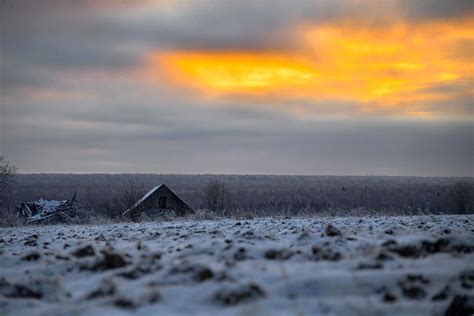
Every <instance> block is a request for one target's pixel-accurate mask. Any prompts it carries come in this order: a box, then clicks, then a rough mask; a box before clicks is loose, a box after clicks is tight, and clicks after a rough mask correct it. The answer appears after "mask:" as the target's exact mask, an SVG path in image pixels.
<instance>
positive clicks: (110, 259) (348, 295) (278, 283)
mask: <svg viewBox="0 0 474 316" xmlns="http://www.w3.org/2000/svg"><path fill="white" fill-rule="evenodd" d="M473 232H474V216H472V215H464V216H461V215H459V216H415V217H364V218H354V217H346V218H342V217H341V218H321V219H320V218H295V219H275V218H261V219H255V220H245V221H236V220H219V221H175V222H156V223H144V224H113V225H97V226H94V225H91V226H31V227H21V228H9V229H0V314H1V315H20V314H28V315H67V314H75V315H98V314H104V315H113V314H128V313H134V314H139V315H159V314H163V315H173V314H180V315H187V314H189V315H210V314H218V315H243V314H244V315H277V314H278V315H315V314H318V315H353V314H361V315H383V314H397V315H399V314H403V315H455V314H456V313H458V314H460V315H469V314H472V313H473V310H474V269H473V265H472V263H473V262H474V233H473Z"/></svg>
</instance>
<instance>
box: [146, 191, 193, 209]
mask: <svg viewBox="0 0 474 316" xmlns="http://www.w3.org/2000/svg"><path fill="white" fill-rule="evenodd" d="M160 197H166V209H169V210H174V211H176V212H177V213H178V215H184V214H185V213H187V212H188V211H189V209H188V207H187V205H186V204H184V203H183V202H182V201H181V200H180V199H179V198H178V197H177V196H176V195H175V194H174V193H173V192H172V191H171V190H169V189H168V188H166V187H160V188H159V189H158V190H156V191H155V192H154V193H153V194H152V195H150V196H149V197H148V198H147V199H146V200H145V201H144V202H143V203H142V206H141V207H140V208H142V209H144V210H158V209H160V207H159V201H160Z"/></svg>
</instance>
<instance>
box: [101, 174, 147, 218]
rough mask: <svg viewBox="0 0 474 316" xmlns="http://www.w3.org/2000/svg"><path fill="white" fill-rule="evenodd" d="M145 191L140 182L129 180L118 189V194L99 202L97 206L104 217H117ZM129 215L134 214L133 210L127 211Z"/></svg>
mask: <svg viewBox="0 0 474 316" xmlns="http://www.w3.org/2000/svg"><path fill="white" fill-rule="evenodd" d="M145 192H146V190H145V186H144V185H143V184H142V183H138V182H136V181H133V180H130V181H128V182H127V183H126V184H124V185H123V186H122V187H121V188H120V189H119V190H118V195H116V196H115V197H113V198H110V199H109V200H107V201H105V202H103V203H101V204H100V205H99V208H100V209H101V211H102V213H103V215H105V216H106V217H109V218H116V217H119V216H121V215H122V214H123V212H124V211H126V210H127V209H129V208H130V207H131V206H132V205H133V204H135V202H137V201H138V200H139V199H140V198H141V197H142V196H143V195H144V194H145ZM129 215H130V216H132V215H135V212H129Z"/></svg>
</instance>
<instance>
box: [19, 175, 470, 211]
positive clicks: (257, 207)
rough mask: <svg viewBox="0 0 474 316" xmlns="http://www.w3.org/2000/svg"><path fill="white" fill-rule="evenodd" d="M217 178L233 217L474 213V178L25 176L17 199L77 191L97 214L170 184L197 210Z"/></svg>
mask: <svg viewBox="0 0 474 316" xmlns="http://www.w3.org/2000/svg"><path fill="white" fill-rule="evenodd" d="M216 180H217V181H220V182H222V183H223V184H225V188H226V190H227V191H228V193H229V195H230V199H229V203H228V204H227V206H226V212H227V213H232V212H237V211H238V212H246V211H248V212H253V213H254V214H255V213H257V214H263V215H272V214H308V213H318V212H325V211H326V212H327V211H328V210H329V211H330V210H357V209H360V210H361V212H363V211H372V212H374V213H377V212H383V211H387V210H388V211H391V212H399V213H400V214H418V213H434V214H437V213H473V212H474V192H473V190H474V185H473V184H474V179H473V178H437V177H385V176H262V175H154V174H87V175H76V174H20V175H18V176H17V177H16V185H15V191H14V198H15V199H16V201H21V200H35V199H38V198H45V199H68V198H70V197H71V196H72V195H73V193H74V192H75V191H77V194H78V195H77V196H78V200H79V202H80V203H81V204H82V205H84V206H85V207H87V208H88V209H89V210H92V211H94V212H105V210H106V209H107V208H109V209H110V206H111V205H114V204H113V203H112V202H111V201H117V200H119V199H120V198H121V195H122V194H123V192H125V191H126V188H127V187H130V186H134V187H140V188H141V190H143V191H146V190H147V189H150V188H152V187H153V186H156V185H158V184H161V183H165V184H166V185H168V186H169V187H170V188H171V189H172V190H174V191H175V192H176V193H177V194H178V195H180V196H181V197H182V198H183V199H184V200H185V201H186V202H187V203H188V204H189V205H190V206H191V207H193V208H194V209H203V208H204V206H205V201H204V200H205V196H204V188H205V187H206V185H207V184H208V183H210V182H211V181H216ZM115 205H117V204H115ZM109 211H110V210H109ZM117 211H118V212H119V211H120V210H117ZM118 212H117V213H118Z"/></svg>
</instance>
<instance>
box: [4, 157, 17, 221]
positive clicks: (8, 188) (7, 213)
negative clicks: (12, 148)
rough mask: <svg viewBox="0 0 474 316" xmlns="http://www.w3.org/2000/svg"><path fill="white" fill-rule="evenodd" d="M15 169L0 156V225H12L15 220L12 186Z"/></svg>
mask: <svg viewBox="0 0 474 316" xmlns="http://www.w3.org/2000/svg"><path fill="white" fill-rule="evenodd" d="M17 170H18V169H17V168H16V167H15V166H13V165H11V164H10V162H9V161H8V160H6V159H5V157H3V156H0V225H12V224H14V223H15V222H16V214H15V213H14V210H13V202H14V201H13V186H14V184H15V176H16V174H17Z"/></svg>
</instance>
